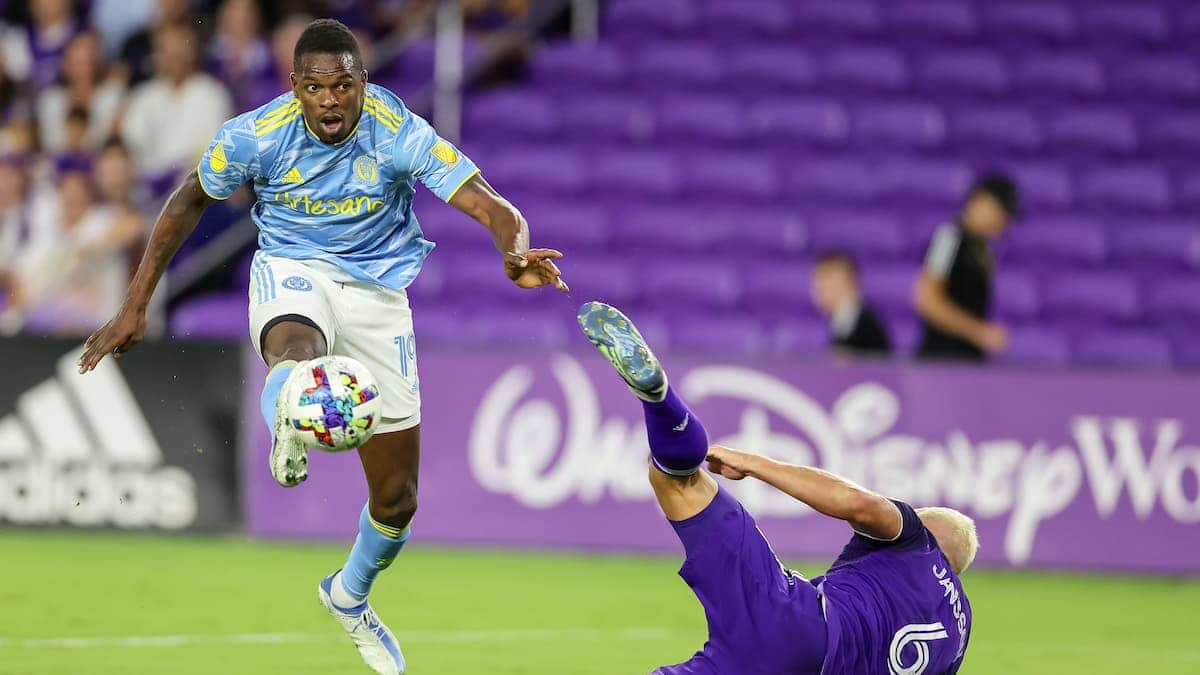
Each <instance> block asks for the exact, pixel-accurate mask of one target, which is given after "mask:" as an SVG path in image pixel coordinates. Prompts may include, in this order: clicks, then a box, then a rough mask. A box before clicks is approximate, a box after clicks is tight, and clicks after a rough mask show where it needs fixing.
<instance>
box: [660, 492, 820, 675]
mask: <svg viewBox="0 0 1200 675" xmlns="http://www.w3.org/2000/svg"><path fill="white" fill-rule="evenodd" d="M671 525H672V527H674V528H675V533H676V534H678V535H679V540H680V541H682V542H683V548H684V550H685V551H686V552H687V560H685V561H684V563H683V567H681V568H680V570H679V576H681V577H683V580H684V581H686V582H687V584H688V586H691V587H692V591H694V592H695V594H696V597H697V598H698V599H699V600H700V604H701V605H703V606H704V614H705V617H706V618H707V619H708V642H706V643H705V645H704V648H703V649H702V650H700V651H699V652H697V653H696V655H695V656H693V657H692V658H691V659H690V660H689V661H687V662H686V663H680V664H678V665H674V666H665V667H663V668H659V669H658V670H656V671H654V675H700V674H710V673H719V674H721V675H730V674H737V675H743V674H744V675H775V674H779V675H783V674H785V673H786V674H787V675H804V674H806V673H812V674H813V675H816V674H818V673H820V672H821V664H822V662H823V661H824V659H825V617H824V615H823V613H822V611H821V603H820V599H819V597H818V595H817V590H816V588H814V587H813V586H812V584H810V583H809V582H808V580H807V579H805V578H804V577H802V576H800V574H799V573H797V572H793V571H791V570H787V569H786V568H784V566H783V564H782V563H780V562H779V558H778V557H777V556H776V555H775V552H774V551H772V550H771V545H770V544H768V543H767V540H766V538H765V537H763V534H762V532H761V531H759V529H758V525H757V524H756V523H755V522H754V517H753V516H751V515H750V514H749V513H748V512H747V511H746V509H745V508H743V507H742V505H741V504H740V503H739V502H738V501H737V500H736V499H734V498H733V495H731V494H729V493H728V492H727V491H725V490H724V489H722V490H719V491H718V492H717V496H716V497H715V498H714V499H713V501H712V503H711V504H709V505H708V506H707V507H705V509H704V510H703V511H701V512H700V513H698V514H696V515H695V516H692V517H691V518H688V519H687V520H682V521H679V522H672V523H671Z"/></svg>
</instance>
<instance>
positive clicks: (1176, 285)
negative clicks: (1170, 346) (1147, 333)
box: [1147, 275, 1200, 341]
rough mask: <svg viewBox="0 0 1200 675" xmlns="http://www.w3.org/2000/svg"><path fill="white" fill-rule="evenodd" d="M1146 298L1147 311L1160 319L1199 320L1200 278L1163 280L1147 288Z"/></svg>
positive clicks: (1187, 276)
mask: <svg viewBox="0 0 1200 675" xmlns="http://www.w3.org/2000/svg"><path fill="white" fill-rule="evenodd" d="M1147 296H1148V298H1147V305H1148V308H1149V310H1148V311H1149V312H1150V313H1151V314H1153V315H1155V316H1157V317H1159V318H1161V319H1179V318H1183V319H1191V320H1200V278H1197V277H1196V276H1195V275H1186V276H1177V277H1169V278H1167V279H1163V280H1161V281H1159V282H1157V283H1155V284H1153V285H1152V286H1151V287H1150V288H1149V291H1148V293H1147ZM1192 339H1193V341H1195V335H1194V334H1193V335H1192Z"/></svg>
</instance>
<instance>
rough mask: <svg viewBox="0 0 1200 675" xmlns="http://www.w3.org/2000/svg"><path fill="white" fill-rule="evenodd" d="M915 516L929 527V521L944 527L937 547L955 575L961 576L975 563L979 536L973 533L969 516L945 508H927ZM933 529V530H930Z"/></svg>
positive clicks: (941, 528) (918, 510) (972, 523)
mask: <svg viewBox="0 0 1200 675" xmlns="http://www.w3.org/2000/svg"><path fill="white" fill-rule="evenodd" d="M917 516H919V517H920V518H921V521H922V522H924V523H925V524H926V527H928V526H929V523H930V521H935V522H938V523H940V524H942V525H944V527H939V528H936V530H944V532H942V536H941V537H937V531H936V530H935V531H934V535H935V537H936V538H937V540H938V546H939V547H941V549H942V553H944V554H945V555H946V560H949V561H950V567H952V568H953V569H954V573H955V574H962V573H963V572H965V571H966V570H967V568H968V567H970V566H971V563H972V562H975V554H976V553H978V552H979V535H978V534H977V533H976V532H975V521H974V520H972V519H971V517H970V516H968V515H966V514H964V513H962V512H961V511H956V510H954V509H951V508H947V507H945V506H927V507H925V508H920V509H917ZM930 529H934V528H930Z"/></svg>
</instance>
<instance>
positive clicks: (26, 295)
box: [0, 170, 142, 334]
mask: <svg viewBox="0 0 1200 675" xmlns="http://www.w3.org/2000/svg"><path fill="white" fill-rule="evenodd" d="M56 197H57V198H56V199H55V200H53V202H52V203H51V204H49V208H46V209H43V210H42V211H41V214H40V216H39V217H42V218H47V219H48V220H47V221H46V222H41V223H34V224H33V229H35V230H41V231H43V232H45V233H46V234H45V235H44V236H41V237H39V238H37V239H36V240H34V241H32V242H31V243H30V245H29V246H27V247H25V248H23V249H22V252H21V255H20V256H19V258H18V259H17V260H16V262H15V265H14V266H13V267H12V268H10V272H9V275H10V279H11V281H12V285H13V292H12V293H11V295H10V304H9V306H8V307H6V308H5V310H4V315H3V317H2V318H0V330H2V331H3V332H6V333H12V332H15V331H16V330H18V329H20V328H21V327H22V326H28V327H30V328H32V329H34V330H36V331H37V332H42V333H54V334H84V333H86V332H89V331H91V330H93V329H94V328H95V327H96V326H98V325H100V324H101V323H103V322H104V321H105V320H107V319H108V318H109V317H110V316H111V315H112V314H113V313H114V312H115V311H116V310H117V309H118V307H119V306H120V304H121V298H122V297H123V295H124V293H125V286H126V283H127V281H128V279H129V261H128V250H129V247H130V246H131V245H132V244H134V243H136V242H137V241H139V240H140V238H141V236H142V231H141V228H140V225H139V223H137V222H134V220H132V219H129V218H117V217H115V214H116V212H115V211H114V209H112V208H109V207H105V206H101V205H98V204H97V203H96V200H95V195H94V193H93V189H92V184H91V182H90V180H89V178H88V174H87V173H84V172H82V171H74V170H72V171H68V172H66V173H63V174H62V175H61V176H60V177H59V180H58V190H57V194H56Z"/></svg>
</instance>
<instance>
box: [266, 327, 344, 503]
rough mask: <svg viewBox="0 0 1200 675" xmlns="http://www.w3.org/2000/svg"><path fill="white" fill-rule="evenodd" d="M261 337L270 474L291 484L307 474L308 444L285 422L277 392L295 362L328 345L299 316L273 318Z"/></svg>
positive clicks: (317, 354)
mask: <svg viewBox="0 0 1200 675" xmlns="http://www.w3.org/2000/svg"><path fill="white" fill-rule="evenodd" d="M262 340H263V343H262V354H263V360H265V361H266V363H267V367H268V368H270V371H269V372H268V373H267V381H266V383H265V384H264V385H263V393H262V414H263V419H264V420H266V422H267V425H268V426H269V427H270V428H271V454H270V465H271V475H272V476H273V477H274V478H275V481H276V482H278V483H279V484H280V485H282V486H284V487H294V486H296V485H299V484H300V483H303V482H304V481H305V480H306V479H307V478H308V448H307V447H305V446H304V443H302V442H301V441H300V440H299V439H298V438H297V437H296V434H295V432H294V431H293V429H292V428H291V425H290V424H289V423H288V416H287V407H286V406H285V405H284V403H283V401H282V398H281V397H280V392H282V391H286V390H287V382H288V378H289V377H290V376H291V375H292V374H293V373H294V372H296V366H298V365H300V364H301V363H303V362H305V361H309V360H311V359H315V358H317V357H320V356H325V355H326V354H328V353H329V345H328V344H327V342H326V340H325V336H324V335H322V334H321V331H320V330H318V329H317V328H316V327H315V326H314V325H311V323H309V322H307V320H306V319H304V318H303V317H299V316H297V317H295V320H289V319H286V318H285V319H284V320H282V321H278V322H276V323H275V324H274V325H272V326H270V327H269V328H268V329H267V331H266V335H264V336H263V338H262Z"/></svg>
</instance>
